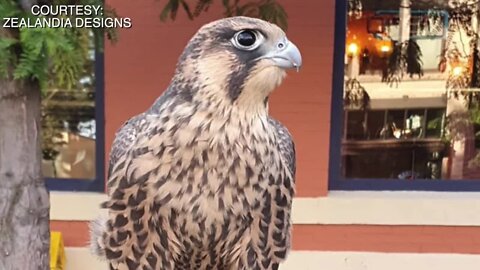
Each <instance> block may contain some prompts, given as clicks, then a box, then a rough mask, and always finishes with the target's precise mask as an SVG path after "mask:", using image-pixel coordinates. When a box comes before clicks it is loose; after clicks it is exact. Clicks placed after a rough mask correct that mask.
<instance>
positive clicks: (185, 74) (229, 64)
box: [174, 17, 302, 108]
mask: <svg viewBox="0 0 480 270" xmlns="http://www.w3.org/2000/svg"><path fill="white" fill-rule="evenodd" d="M301 65H302V57H301V55H300V51H299V50H298V48H297V46H295V44H293V42H291V41H290V40H288V38H287V37H286V34H285V32H284V31H283V30H282V29H280V28H279V27H278V26H276V25H274V24H271V23H268V22H266V21H263V20H260V19H254V18H248V17H231V18H226V19H221V20H218V21H214V22H211V23H209V24H206V25H204V26H203V27H202V28H200V30H199V31H198V32H197V33H196V34H195V35H194V36H193V38H192V39H191V40H190V42H189V44H188V45H187V47H186V48H185V50H184V52H183V54H182V56H181V57H180V60H179V62H178V64H177V70H176V75H175V77H174V81H177V82H180V87H179V88H183V89H186V88H191V89H194V90H193V91H192V92H191V93H189V94H190V95H191V96H193V97H194V98H195V96H197V97H198V98H199V99H209V100H212V99H213V100H216V99H222V100H225V101H229V102H230V104H234V105H237V106H244V107H245V106H246V107H251V106H252V105H253V106H255V105H257V104H265V101H266V99H267V97H268V95H269V94H270V93H271V92H272V91H273V90H274V89H275V88H276V87H277V86H278V85H279V84H280V83H281V82H282V80H283V78H284V76H285V73H286V72H285V71H286V70H287V69H297V71H298V69H299V68H300V67H301ZM262 106H264V105H262ZM246 107H245V108H246ZM264 107H265V106H264Z"/></svg>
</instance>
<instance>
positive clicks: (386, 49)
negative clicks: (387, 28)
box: [380, 44, 390, 53]
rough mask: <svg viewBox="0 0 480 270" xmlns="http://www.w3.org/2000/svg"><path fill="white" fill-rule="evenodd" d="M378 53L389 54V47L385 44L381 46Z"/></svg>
mask: <svg viewBox="0 0 480 270" xmlns="http://www.w3.org/2000/svg"><path fill="white" fill-rule="evenodd" d="M380 51H381V52H383V53H387V52H389V51H390V45H386V44H385V45H382V46H381V47H380Z"/></svg>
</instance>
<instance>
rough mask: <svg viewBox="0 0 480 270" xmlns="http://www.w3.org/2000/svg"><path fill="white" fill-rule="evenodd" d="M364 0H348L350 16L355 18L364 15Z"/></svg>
mask: <svg viewBox="0 0 480 270" xmlns="http://www.w3.org/2000/svg"><path fill="white" fill-rule="evenodd" d="M362 10H363V6H362V1H361V0H348V16H349V17H354V18H357V19H358V18H360V17H362Z"/></svg>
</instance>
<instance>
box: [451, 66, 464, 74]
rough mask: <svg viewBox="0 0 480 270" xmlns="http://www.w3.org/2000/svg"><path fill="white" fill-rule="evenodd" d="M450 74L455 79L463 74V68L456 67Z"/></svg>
mask: <svg viewBox="0 0 480 270" xmlns="http://www.w3.org/2000/svg"><path fill="white" fill-rule="evenodd" d="M452 74H453V76H455V77H459V76H461V75H462V74H463V67H462V66H456V67H454V68H453V69H452Z"/></svg>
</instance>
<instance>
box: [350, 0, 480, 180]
mask: <svg viewBox="0 0 480 270" xmlns="http://www.w3.org/2000/svg"><path fill="white" fill-rule="evenodd" d="M350 2H352V1H350ZM470 2H471V1H467V0H465V1H428V2H426V1H415V0H413V1H406V0H400V1H393V0H384V1H374V0H364V1H362V10H361V12H358V10H356V12H350V13H349V16H348V24H347V35H346V44H345V46H346V47H345V87H344V124H343V140H342V172H343V175H344V176H345V177H346V178H379V179H409V180H414V179H439V180H440V179H443V180H448V179H480V154H479V153H480V151H479V150H480V102H479V101H480V98H479V97H480V95H479V93H480V82H479V80H478V75H480V74H479V70H480V60H479V58H480V57H479V55H478V49H477V47H478V44H479V40H478V37H477V34H476V33H477V32H478V29H479V26H480V19H479V18H480V16H479V15H480V10H479V8H478V4H475V5H472V4H471V3H470Z"/></svg>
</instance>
